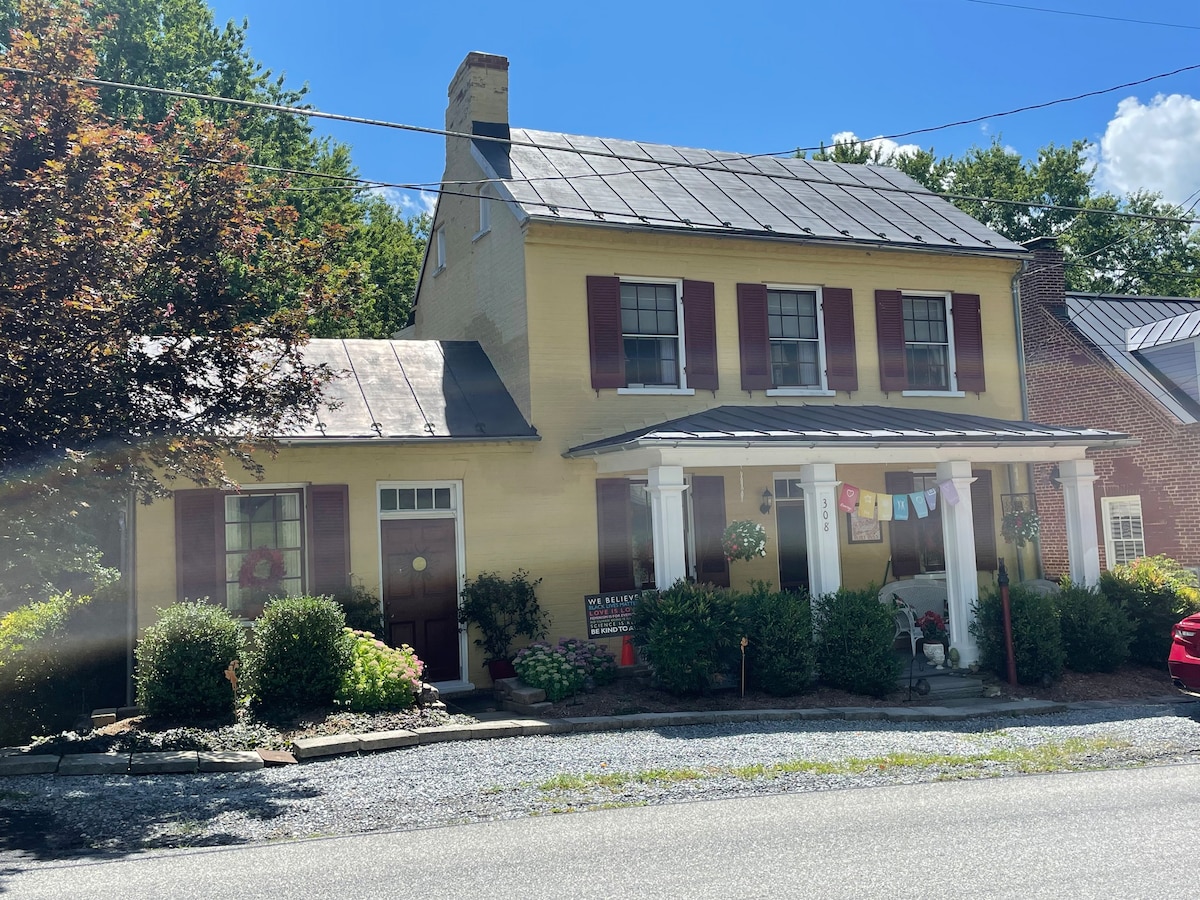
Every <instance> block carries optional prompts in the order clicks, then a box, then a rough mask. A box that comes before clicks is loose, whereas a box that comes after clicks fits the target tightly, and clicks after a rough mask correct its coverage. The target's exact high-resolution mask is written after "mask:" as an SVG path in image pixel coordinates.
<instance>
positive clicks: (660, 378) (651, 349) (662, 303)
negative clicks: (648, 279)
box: [621, 281, 680, 387]
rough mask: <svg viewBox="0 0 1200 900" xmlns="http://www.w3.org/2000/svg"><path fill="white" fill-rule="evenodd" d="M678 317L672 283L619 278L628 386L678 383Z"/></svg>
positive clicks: (666, 385) (674, 289)
mask: <svg viewBox="0 0 1200 900" xmlns="http://www.w3.org/2000/svg"><path fill="white" fill-rule="evenodd" d="M679 318H680V317H679V297H678V294H677V291H676V285H675V284H656V283H645V282H626V281H623V282H621V334H622V338H623V341H624V345H625V382H626V384H627V385H628V386H630V387H638V386H645V387H679V368H680V366H679V364H680V341H679Z"/></svg>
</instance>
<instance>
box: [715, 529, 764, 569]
mask: <svg viewBox="0 0 1200 900" xmlns="http://www.w3.org/2000/svg"><path fill="white" fill-rule="evenodd" d="M721 549H722V550H724V551H725V558H726V559H728V560H735V559H754V557H756V556H766V555H767V533H766V532H765V531H764V530H763V527H762V526H761V525H759V524H758V523H757V522H751V521H750V520H749V519H742V520H740V521H737V522H730V523H729V525H728V526H727V527H726V529H725V533H724V534H722V535H721Z"/></svg>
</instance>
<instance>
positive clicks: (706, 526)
mask: <svg viewBox="0 0 1200 900" xmlns="http://www.w3.org/2000/svg"><path fill="white" fill-rule="evenodd" d="M692 519H693V521H694V522H695V525H696V580H697V581H699V582H701V583H707V584H715V585H717V586H718V587H729V560H727V559H726V558H725V551H724V550H722V549H721V537H722V536H723V535H724V534H725V524H726V523H725V479H724V478H722V477H721V476H720V475H693V476H692Z"/></svg>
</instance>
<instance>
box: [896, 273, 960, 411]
mask: <svg viewBox="0 0 1200 900" xmlns="http://www.w3.org/2000/svg"><path fill="white" fill-rule="evenodd" d="M904 368H905V371H906V373H907V374H908V387H909V389H911V390H914V391H948V390H950V389H951V387H950V373H951V371H952V369H951V358H950V329H949V327H948V325H947V317H946V298H945V297H944V296H941V297H939V296H907V295H906V296H905V297H904Z"/></svg>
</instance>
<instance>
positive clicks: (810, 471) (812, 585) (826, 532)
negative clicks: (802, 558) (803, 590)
mask: <svg viewBox="0 0 1200 900" xmlns="http://www.w3.org/2000/svg"><path fill="white" fill-rule="evenodd" d="M837 486H838V482H837V471H836V466H834V465H833V464H832V463H816V464H813V465H806V466H801V467H800V487H801V489H802V490H803V491H804V532H805V538H806V540H807V541H808V581H809V589H808V592H809V593H810V594H811V595H812V596H814V597H819V596H820V595H821V594H832V593H833V592H834V591H836V590H837V589H838V588H839V587H841V586H842V557H841V551H840V550H839V548H838V507H837Z"/></svg>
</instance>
